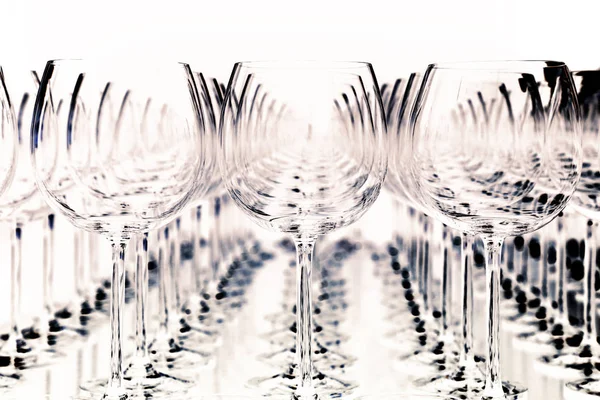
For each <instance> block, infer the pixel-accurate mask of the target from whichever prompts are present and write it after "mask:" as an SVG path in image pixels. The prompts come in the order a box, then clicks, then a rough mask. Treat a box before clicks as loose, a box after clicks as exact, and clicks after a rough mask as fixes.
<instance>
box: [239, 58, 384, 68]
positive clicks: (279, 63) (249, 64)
mask: <svg viewBox="0 0 600 400" xmlns="http://www.w3.org/2000/svg"><path fill="white" fill-rule="evenodd" d="M234 66H235V67H236V68H251V69H279V70H285V69H289V70H294V69H300V70H303V69H304V70H309V69H315V70H318V69H322V70H331V69H340V70H342V69H361V68H371V69H372V68H373V65H372V64H371V63H370V62H368V61H339V60H251V61H250V60H249V61H238V62H236V63H235V64H234ZM306 66H311V67H312V68H306ZM303 67H304V68H303Z"/></svg>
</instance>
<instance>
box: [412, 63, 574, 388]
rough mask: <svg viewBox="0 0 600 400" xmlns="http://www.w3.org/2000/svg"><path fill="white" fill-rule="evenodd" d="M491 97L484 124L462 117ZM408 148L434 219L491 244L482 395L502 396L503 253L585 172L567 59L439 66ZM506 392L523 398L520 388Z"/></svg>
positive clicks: (421, 98)
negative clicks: (505, 245)
mask: <svg viewBox="0 0 600 400" xmlns="http://www.w3.org/2000/svg"><path fill="white" fill-rule="evenodd" d="M478 98H483V99H484V101H485V105H484V110H483V113H482V114H483V116H484V118H483V119H478V120H477V121H479V122H478V123H477V124H469V125H467V124H464V123H462V122H461V120H462V119H463V118H464V116H465V114H467V113H471V112H472V108H473V102H474V101H475V99H478ZM412 118H413V123H414V127H413V130H412V135H410V139H409V143H408V145H409V146H411V148H412V154H411V155H410V165H411V168H410V175H411V178H412V179H414V182H413V184H414V185H415V186H416V190H417V192H418V194H419V197H418V199H417V200H418V201H419V202H421V203H422V204H423V206H424V207H426V208H427V209H428V210H429V211H430V212H431V213H432V214H433V215H435V216H436V218H439V219H440V220H442V221H443V222H444V223H446V224H448V225H450V226H452V227H454V228H456V229H459V230H460V231H463V232H468V233H472V234H478V235H480V236H481V237H482V239H483V241H484V243H485V248H486V257H487V265H486V278H487V289H488V301H487V307H486V309H487V312H488V315H487V344H488V348H487V358H486V374H485V384H484V386H483V387H482V388H480V389H481V391H482V395H483V396H487V397H490V398H504V396H505V391H506V389H507V385H504V388H503V384H502V379H501V377H500V359H499V330H498V315H499V308H498V302H499V288H500V265H499V264H500V250H501V247H502V243H503V239H504V238H505V237H506V236H510V235H517V234H523V233H527V232H531V231H534V230H536V229H539V228H540V227H542V226H544V225H546V224H547V223H549V222H550V221H551V220H552V219H553V218H554V217H555V216H556V215H558V213H559V212H560V211H561V210H562V209H563V208H564V207H565V206H566V204H567V202H568V200H569V199H570V197H571V195H572V193H573V191H574V190H575V186H576V185H577V182H578V180H579V177H580V173H581V134H580V125H579V118H578V111H577V99H576V93H575V88H574V85H573V81H572V78H571V75H570V71H569V70H568V68H567V67H566V65H565V64H563V63H560V62H550V61H548V62H543V61H540V62H535V61H534V62H475V63H455V64H452V63H450V64H441V65H431V66H429V68H428V69H427V72H426V73H425V76H424V78H423V84H422V86H421V89H420V92H419V94H418V96H417V100H416V103H415V106H414V110H413V116H412ZM506 394H507V395H511V396H514V397H519V396H524V395H525V389H523V388H519V387H512V388H511V390H509V392H508V393H506Z"/></svg>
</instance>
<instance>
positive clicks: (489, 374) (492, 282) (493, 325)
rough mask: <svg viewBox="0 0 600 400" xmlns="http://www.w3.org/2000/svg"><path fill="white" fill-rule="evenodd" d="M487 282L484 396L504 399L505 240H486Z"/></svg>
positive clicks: (488, 238) (487, 238) (495, 238)
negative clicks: (502, 309) (502, 271)
mask: <svg viewBox="0 0 600 400" xmlns="http://www.w3.org/2000/svg"><path fill="white" fill-rule="evenodd" d="M483 241H484V244H485V253H486V261H487V263H486V268H485V270H486V271H485V272H486V281H487V307H486V309H487V310H488V315H487V358H486V376H485V388H484V394H485V395H486V396H488V397H491V398H493V399H495V398H504V391H503V390H502V377H501V376H500V324H499V322H500V320H499V315H500V314H499V308H500V307H499V306H500V251H501V249H502V243H503V241H504V239H503V238H497V237H486V238H484V240H483Z"/></svg>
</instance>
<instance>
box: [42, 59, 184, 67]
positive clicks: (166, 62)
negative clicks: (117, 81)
mask: <svg viewBox="0 0 600 400" xmlns="http://www.w3.org/2000/svg"><path fill="white" fill-rule="evenodd" d="M148 62H150V64H149V65H150V66H160V67H174V66H177V65H179V66H182V67H187V68H189V69H190V70H191V67H190V64H189V63H187V62H184V61H178V60H176V59H160V60H156V58H144V57H127V56H125V57H123V56H119V57H93V58H92V57H90V58H55V59H50V60H48V61H46V65H52V66H60V65H63V64H90V65H99V66H102V65H117V63H122V64H123V65H124V66H125V67H127V65H131V64H133V65H136V66H138V64H139V63H148Z"/></svg>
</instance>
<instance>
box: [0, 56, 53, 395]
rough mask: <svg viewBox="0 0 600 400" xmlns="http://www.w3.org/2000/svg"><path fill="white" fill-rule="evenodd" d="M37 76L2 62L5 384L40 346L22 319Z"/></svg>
mask: <svg viewBox="0 0 600 400" xmlns="http://www.w3.org/2000/svg"><path fill="white" fill-rule="evenodd" d="M36 77H37V76H36V75H35V73H32V72H31V71H30V70H26V69H22V68H15V69H12V68H10V69H9V70H6V69H1V68H0V81H1V82H0V106H1V107H2V109H1V110H0V111H1V114H0V118H1V119H0V129H1V132H0V133H1V134H2V140H3V141H4V143H5V145H6V148H4V149H2V150H1V151H2V152H3V155H2V157H6V158H7V159H6V160H5V161H3V164H2V166H0V169H1V170H2V175H1V176H0V179H2V180H1V181H0V185H1V186H0V190H2V197H0V220H1V221H2V222H3V223H4V224H6V225H8V229H9V231H10V272H11V273H10V276H11V278H10V293H11V300H10V333H9V335H8V338H7V340H6V341H5V343H4V344H3V346H2V348H1V351H0V355H1V357H2V362H1V364H2V367H0V374H2V378H1V379H0V385H1V386H4V387H8V386H11V385H12V384H14V383H15V381H16V380H17V379H20V378H21V377H22V374H21V373H20V372H19V371H21V370H24V369H27V368H31V367H33V366H35V365H36V364H37V363H38V361H39V358H40V357H39V356H40V350H41V347H39V346H37V347H36V346H35V345H34V343H35V342H36V341H35V339H38V338H40V335H39V334H37V333H36V332H34V331H32V330H28V332H27V333H26V330H25V329H23V328H24V327H23V326H22V321H21V300H22V299H21V296H22V283H23V278H24V277H23V273H22V271H23V268H22V266H23V265H22V264H23V263H22V259H23V257H22V253H23V249H22V243H23V242H22V240H23V229H24V225H25V223H26V222H27V221H28V220H30V218H31V215H30V214H29V213H27V212H26V208H25V206H26V205H27V206H31V203H30V202H31V201H32V199H33V198H34V197H35V195H36V192H37V188H36V184H35V180H34V176H33V172H32V169H31V165H30V163H29V157H28V154H29V148H30V140H29V135H27V132H26V129H27V127H28V125H29V123H28V121H27V118H26V117H25V115H26V112H25V110H26V109H27V100H28V98H29V93H31V92H35V89H36V88H37V81H36ZM29 110H31V109H29ZM7 162H10V163H11V165H7V164H6V163H7ZM7 174H8V175H7ZM25 278H26V277H25ZM45 348H47V346H45Z"/></svg>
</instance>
